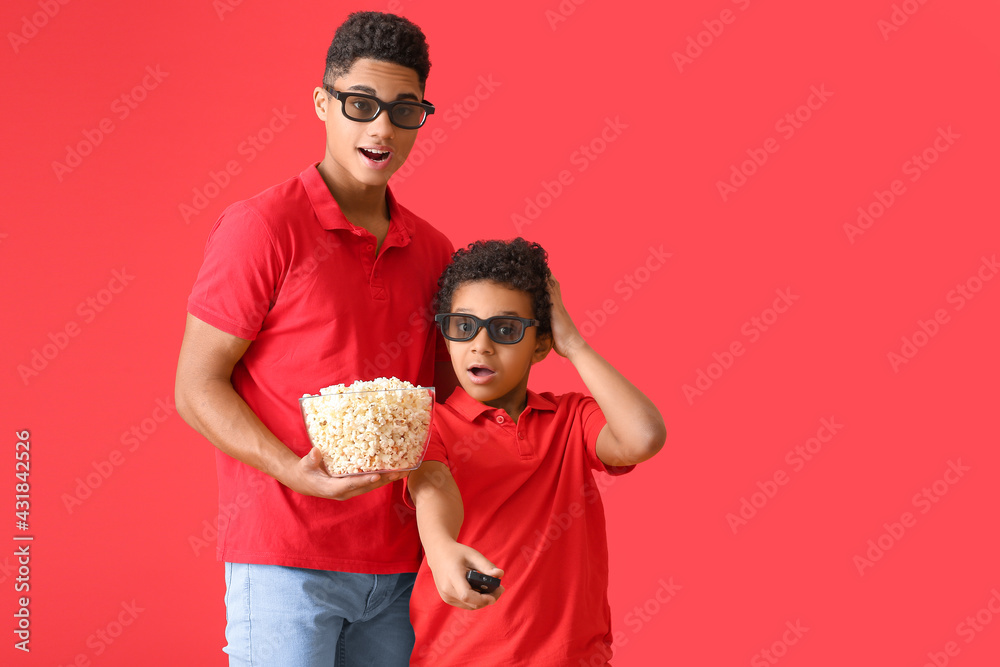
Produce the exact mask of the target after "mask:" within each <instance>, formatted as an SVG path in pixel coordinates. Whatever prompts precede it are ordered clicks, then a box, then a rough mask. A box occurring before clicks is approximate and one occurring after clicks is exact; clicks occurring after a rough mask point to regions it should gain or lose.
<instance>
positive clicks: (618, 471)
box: [578, 396, 635, 475]
mask: <svg viewBox="0 0 1000 667" xmlns="http://www.w3.org/2000/svg"><path fill="white" fill-rule="evenodd" d="M578 410H579V413H578V418H579V420H580V422H581V424H582V426H583V439H584V442H585V443H586V446H587V460H588V461H589V462H590V467H591V469H592V470H602V471H604V472H606V473H608V474H609V475H624V474H625V473H628V472H632V470H633V469H634V468H635V466H634V465H631V466H609V465H607V464H605V463H604V461H602V460H601V459H600V457H599V456H598V455H597V436H599V435H600V434H601V430H602V429H603V428H604V427H605V426H606V425H607V423H608V420H607V419H605V417H604V413H603V412H602V411H601V407H600V406H599V405H598V404H597V401H595V400H594V399H593V398H591V397H590V396H585V397H584V398H583V400H581V401H580V407H579V408H578Z"/></svg>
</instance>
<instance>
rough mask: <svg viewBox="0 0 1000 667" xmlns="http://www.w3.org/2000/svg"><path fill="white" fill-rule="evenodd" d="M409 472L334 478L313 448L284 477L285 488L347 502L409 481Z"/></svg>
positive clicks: (282, 481)
mask: <svg viewBox="0 0 1000 667" xmlns="http://www.w3.org/2000/svg"><path fill="white" fill-rule="evenodd" d="M406 475H407V473H405V472H394V473H382V474H375V473H372V474H371V475H357V476H353V477H333V476H332V475H330V473H329V471H328V470H327V469H326V464H325V463H324V462H323V454H322V453H321V452H320V451H319V450H318V449H316V448H315V447H313V448H312V449H311V450H309V453H308V454H306V455H305V456H303V457H302V458H301V459H299V461H298V463H296V464H295V465H294V466H293V467H292V469H291V470H289V471H287V473H286V474H285V475H282V477H281V479H279V480H278V481H280V482H281V483H282V484H284V485H285V486H287V487H288V488H290V489H292V490H293V491H297V492H299V493H301V494H302V495H306V496H317V497H319V498H330V499H331V500H347V499H348V498H353V497H354V496H360V495H361V494H362V493H368V492H369V491H374V490H375V489H377V488H379V487H382V486H385V485H386V484H390V483H392V482H395V481H396V480H400V479H403V478H404V477H406Z"/></svg>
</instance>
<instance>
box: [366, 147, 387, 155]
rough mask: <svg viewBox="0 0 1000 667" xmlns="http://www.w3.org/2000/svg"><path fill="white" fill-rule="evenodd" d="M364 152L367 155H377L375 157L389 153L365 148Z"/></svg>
mask: <svg viewBox="0 0 1000 667" xmlns="http://www.w3.org/2000/svg"><path fill="white" fill-rule="evenodd" d="M364 150H366V151H368V152H369V153H375V154H377V155H385V154H386V153H388V152H389V151H380V150H376V149H374V148H365V149H364Z"/></svg>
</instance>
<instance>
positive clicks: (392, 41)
mask: <svg viewBox="0 0 1000 667" xmlns="http://www.w3.org/2000/svg"><path fill="white" fill-rule="evenodd" d="M359 58H371V59H373V60H381V61H383V62H389V63H395V64H397V65H402V66H403V67H409V68H410V69H413V70H415V71H416V72H417V78H419V79H420V88H421V89H423V88H424V84H426V83H427V74H428V73H429V72H430V71H431V61H430V56H429V55H428V52H427V39H426V38H425V37H424V33H423V32H422V31H421V30H420V28H419V27H417V26H416V24H414V23H413V22H411V21H409V20H408V19H405V18H403V17H402V16H396V15H395V14H385V13H382V12H353V13H352V14H351V15H350V16H348V17H347V20H346V21H344V22H343V23H342V24H341V25H340V27H339V28H337V32H336V33H334V35H333V41H332V42H330V48H329V49H328V50H327V52H326V72H325V73H324V75H323V81H324V83H326V84H327V85H333V82H334V81H335V80H336V79H337V78H338V77H341V76H343V75H344V74H346V73H347V71H348V70H349V69H351V66H352V65H354V61H356V60H358V59H359Z"/></svg>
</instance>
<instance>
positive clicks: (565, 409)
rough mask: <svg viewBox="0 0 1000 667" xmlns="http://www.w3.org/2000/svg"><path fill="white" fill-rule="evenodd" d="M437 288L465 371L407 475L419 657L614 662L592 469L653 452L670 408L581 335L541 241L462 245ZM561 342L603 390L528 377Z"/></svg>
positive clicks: (455, 358) (621, 467)
mask: <svg viewBox="0 0 1000 667" xmlns="http://www.w3.org/2000/svg"><path fill="white" fill-rule="evenodd" d="M438 303H439V306H438V311H439V314H438V315H437V317H436V319H437V321H438V323H439V325H440V327H441V331H442V333H443V334H444V337H445V339H446V344H447V346H448V351H449V352H450V353H451V361H452V365H453V367H454V369H455V373H456V374H457V375H458V380H459V382H460V383H461V387H459V388H458V389H456V390H455V392H454V393H453V394H452V395H451V397H450V398H449V399H448V401H447V403H446V404H445V405H444V406H438V407H439V409H438V410H437V412H436V413H435V416H434V422H433V434H432V437H431V443H430V445H429V447H428V451H427V454H426V456H425V459H424V464H423V465H422V466H421V467H420V469H419V470H417V471H415V472H413V473H411V474H410V476H409V479H408V481H407V489H406V491H407V492H408V493H409V498H407V501H408V502H409V501H411V500H412V504H413V505H414V506H415V507H416V511H417V525H418V527H419V530H420V539H421V542H422V543H423V545H424V551H425V554H426V559H425V560H424V562H423V563H422V564H421V566H420V571H419V573H418V574H417V582H416V585H415V587H414V590H413V595H412V597H411V600H410V618H411V621H412V622H413V627H414V631H415V632H416V644H415V646H414V650H413V655H412V656H411V658H410V664H411V665H434V666H435V667H442V666H443V665H470V664H472V665H475V664H490V665H505V666H509V665H533V666H535V665H573V666H576V665H578V664H585V665H603V664H606V663H607V660H608V659H609V658H610V657H611V641H612V639H611V614H610V609H609V607H608V600H607V587H608V560H607V559H608V553H607V537H606V535H605V528H604V510H603V506H602V504H601V499H600V494H599V492H598V489H597V486H596V484H595V482H594V472H595V471H598V472H608V473H610V474H622V473H624V472H628V471H629V470H631V469H632V467H633V466H634V465H635V464H637V463H639V462H641V461H645V460H646V459H648V458H650V457H651V456H653V455H654V454H656V453H657V452H658V451H659V450H660V448H661V447H662V446H663V443H664V441H665V439H666V430H665V427H664V424H663V418H662V417H661V416H660V413H659V411H658V410H657V409H656V406H655V405H653V403H652V402H651V401H650V400H649V399H648V398H646V396H645V395H643V393H642V392H640V391H639V390H638V389H636V388H635V387H634V386H633V385H632V384H631V383H630V382H629V381H628V380H626V379H625V378H624V377H623V376H622V374H621V373H619V372H618V371H616V370H615V369H614V368H613V367H612V366H611V364H609V363H608V362H607V361H605V360H604V359H603V358H602V357H601V356H600V355H599V354H597V352H595V351H594V350H593V348H591V347H590V346H589V345H588V344H587V343H586V342H585V341H584V340H583V338H582V337H581V336H580V333H579V332H578V331H577V328H576V326H575V325H574V324H573V321H572V320H571V319H570V316H569V314H568V313H567V312H566V308H565V307H564V306H563V302H562V296H561V293H560V289H559V284H558V283H557V282H556V281H555V280H554V279H552V278H551V275H550V273H549V270H548V267H547V265H546V253H545V251H544V250H543V249H542V248H541V247H540V246H539V245H538V244H534V243H532V244H529V243H528V242H527V241H525V240H523V239H515V240H514V241H511V242H502V241H485V242H484V241H479V242H476V243H473V244H471V245H470V246H469V247H468V249H465V250H459V251H458V252H456V253H455V255H454V257H453V261H452V263H451V265H449V266H448V268H447V269H446V270H445V272H444V274H443V275H442V277H441V281H440V290H439V292H438ZM551 349H554V350H555V351H556V353H557V354H559V355H561V356H564V357H566V358H567V359H569V360H570V361H571V362H572V363H573V365H574V367H575V368H576V370H577V372H578V373H579V374H580V377H581V379H582V380H583V382H584V384H586V385H587V388H588V389H589V390H590V391H591V393H592V394H593V398H590V397H587V396H584V395H583V394H579V393H569V394H563V395H561V396H555V395H553V394H551V393H541V394H539V393H535V392H533V391H530V390H528V388H527V385H528V374H529V371H530V369H531V366H532V365H534V364H536V363H538V362H540V361H541V360H542V359H544V358H545V356H546V355H547V354H548V353H549V351H550V350H551ZM404 497H405V496H404ZM463 503H464V506H465V507H467V508H468V512H463ZM463 519H464V521H463ZM467 545H468V546H467ZM480 552H482V553H486V554H489V556H490V558H492V559H493V560H494V561H496V562H497V563H498V564H501V565H503V567H504V569H503V570H501V569H499V568H497V567H495V566H494V565H493V563H492V562H491V561H490V560H487V559H486V558H485V557H484V556H483V555H482V554H481V553H480ZM470 569H474V570H478V571H480V572H482V573H483V574H486V575H490V576H495V577H501V576H503V586H501V587H500V588H498V589H497V590H496V591H495V592H493V593H490V594H484V593H480V592H478V591H475V590H472V588H471V587H470V585H469V583H468V582H467V581H466V575H467V573H468V571H469V570H470ZM435 587H436V588H437V591H436V592H435V590H434V589H435ZM501 594H503V600H502V601H501V602H500V603H499V604H494V603H496V602H497V601H498V599H499V598H500V595H501ZM442 600H443V602H442ZM445 603H447V604H445ZM449 605H451V606H449ZM484 607H485V609H484V610H483V611H481V612H479V613H478V614H477V615H476V616H475V617H474V618H473V617H472V614H473V611H472V610H475V609H481V608H484Z"/></svg>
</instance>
